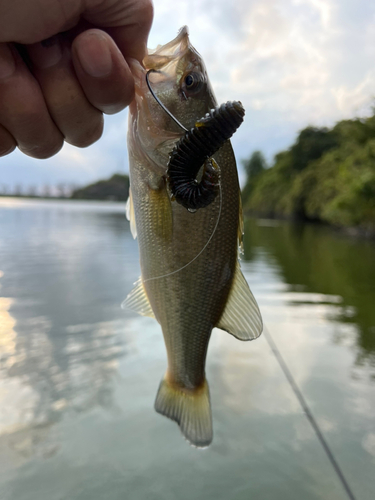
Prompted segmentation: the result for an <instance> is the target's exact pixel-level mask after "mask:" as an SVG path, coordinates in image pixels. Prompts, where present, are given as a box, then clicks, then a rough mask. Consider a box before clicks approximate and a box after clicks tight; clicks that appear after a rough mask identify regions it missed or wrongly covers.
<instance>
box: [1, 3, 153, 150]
mask: <svg viewBox="0 0 375 500" xmlns="http://www.w3.org/2000/svg"><path fill="white" fill-rule="evenodd" d="M152 16H153V8H152V3H151V0H85V1H83V0H28V1H25V0H0V156H5V155H7V154H9V153H10V152H12V151H13V150H14V149H15V148H16V147H18V148H19V149H20V150H21V151H22V152H23V153H25V154H26V155H29V156H32V157H34V158H49V157H50V156H53V155H54V154H56V153H57V152H58V151H59V150H60V149H61V147H62V145H63V143H64V141H66V142H68V143H70V144H73V145H74V146H78V147H86V146H89V145H90V144H92V143H93V142H95V141H96V140H98V139H99V138H100V136H101V134H102V131H103V116H102V113H107V114H112V113H117V112H118V111H121V110H122V109H124V108H125V107H126V106H127V105H128V104H130V102H131V100H132V99H133V94H134V80H133V77H132V74H131V72H130V69H129V66H128V64H127V62H126V59H130V58H135V59H137V60H139V61H141V60H142V59H143V57H144V55H145V53H146V46H147V45H146V44H147V36H148V33H149V30H150V27H151V23H152ZM21 54H22V56H21Z"/></svg>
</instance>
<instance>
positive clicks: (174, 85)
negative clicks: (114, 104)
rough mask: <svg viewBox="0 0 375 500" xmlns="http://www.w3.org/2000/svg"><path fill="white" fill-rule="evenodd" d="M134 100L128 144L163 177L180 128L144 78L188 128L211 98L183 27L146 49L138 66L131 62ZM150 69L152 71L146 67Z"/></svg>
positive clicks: (212, 103) (200, 62)
mask: <svg viewBox="0 0 375 500" xmlns="http://www.w3.org/2000/svg"><path fill="white" fill-rule="evenodd" d="M131 69H132V73H133V75H134V79H135V98H134V100H133V102H132V103H131V105H130V108H129V120H130V122H129V147H130V149H133V150H134V148H136V149H137V150H138V152H139V153H142V154H143V155H146V156H147V158H148V159H149V160H151V163H152V165H153V167H155V168H156V169H157V170H158V171H159V173H161V174H162V175H163V174H164V173H165V171H166V169H167V165H168V161H169V153H170V152H171V151H172V149H173V146H174V144H175V143H176V142H177V141H178V139H179V138H180V137H182V136H183V135H184V130H183V129H182V128H181V127H180V126H179V125H178V124H177V123H176V122H175V121H174V120H173V119H172V118H171V117H170V116H169V115H168V114H167V113H166V112H165V110H163V109H162V107H161V106H160V104H159V103H158V102H157V101H156V99H155V98H154V96H153V95H152V93H151V92H150V90H149V87H148V85H147V81H146V75H147V73H148V75H147V76H148V80H149V85H150V86H151V88H152V90H153V92H154V93H155V95H156V96H157V97H158V99H159V100H160V101H161V102H162V104H163V105H164V106H165V107H166V108H167V109H168V111H169V112H170V113H171V114H172V115H173V116H174V117H175V118H176V119H177V120H178V121H179V122H180V123H181V124H182V125H183V126H184V127H185V128H186V129H188V130H189V129H190V128H191V127H193V126H194V125H195V123H196V121H197V120H198V119H200V118H202V117H203V116H204V115H205V114H206V113H207V112H209V111H210V109H212V108H214V107H215V106H216V99H215V96H214V93H213V90H212V87H211V84H210V81H209V79H208V75H207V70H206V67H205V64H204V62H203V59H202V57H201V56H200V55H199V53H198V52H197V51H196V50H195V48H194V47H193V46H192V45H191V43H190V40H189V34H188V29H187V27H186V26H184V27H183V28H182V29H181V30H180V32H179V33H178V35H177V37H176V38H175V39H174V40H172V41H171V42H169V43H167V44H165V45H161V46H158V47H157V48H156V49H155V50H152V51H151V50H149V53H148V55H147V56H146V57H145V59H144V60H143V65H141V64H140V63H137V62H131ZM150 70H151V71H150Z"/></svg>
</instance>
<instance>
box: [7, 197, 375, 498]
mask: <svg viewBox="0 0 375 500" xmlns="http://www.w3.org/2000/svg"><path fill="white" fill-rule="evenodd" d="M244 243H245V251H244V255H243V257H242V261H241V266H242V269H243V272H244V275H245V277H246V279H247V280H248V282H249V284H250V287H251V289H252V291H253V293H254V295H255V297H256V299H257V301H258V303H259V307H260V310H261V312H262V315H263V319H264V323H265V325H266V328H267V330H266V334H265V335H262V336H261V337H260V338H259V339H257V340H256V341H254V342H250V343H242V342H240V341H238V340H236V339H234V338H233V337H232V336H231V335H228V334H227V333H225V332H223V331H220V330H214V331H213V335H212V339H211V342H210V346H209V351H208V359H207V378H208V381H209V384H210V390H211V401H212V411H213V424H214V441H213V444H212V445H211V446H210V447H209V448H208V449H205V450H197V449H194V448H193V447H191V446H189V444H188V443H186V441H185V440H184V439H183V438H182V437H181V434H180V432H179V429H178V427H177V425H176V424H175V423H174V422H171V421H169V420H168V419H166V418H164V417H162V416H160V415H158V414H157V413H155V411H154V410H153V404H154V399H155V396H156V392H157V389H158V386H159V382H160V380H161V378H162V376H163V374H164V371H165V368H166V353H165V348H164V343H163V338H162V334H161V330H160V327H159V325H158V324H157V323H156V321H155V320H153V319H151V318H145V317H141V316H137V315H135V314H134V313H132V312H131V311H125V310H122V309H121V307H120V304H121V302H122V300H123V299H124V298H125V297H126V295H127V293H128V292H129V291H130V290H131V289H132V286H133V283H134V282H135V281H136V280H137V278H138V277H139V274H140V269H139V259H138V248H137V242H136V241H134V240H133V238H132V236H131V234H130V231H129V224H128V222H127V221H126V219H125V216H124V205H123V204H113V203H95V202H80V201H74V202H73V201H53V200H50V201H36V200H23V199H15V198H14V199H12V198H2V199H1V198H0V498H1V499H2V500H63V499H64V500H65V499H69V500H89V499H90V500H96V499H103V500H120V499H131V500H143V499H144V500H146V499H147V500H159V499H160V500H169V499H170V500H176V499H178V500H185V499H186V500H188V499H189V500H190V499H192V498H193V499H196V500H211V499H212V500H214V499H215V500H217V499H220V500H221V499H222V500H224V499H225V500H227V499H230V500H249V499H250V498H251V499H253V498H254V499H258V498H259V499H265V500H284V499H285V500H301V499H304V500H310V499H311V500H313V499H316V500H318V499H320V500H321V499H330V500H336V499H337V500H339V499H340V500H342V499H346V498H356V499H358V500H372V499H373V498H374V490H375V488H374V472H375V420H374V414H375V411H374V410H375V244H374V243H372V242H369V241H363V240H357V239H351V238H349V237H346V236H343V235H342V234H340V233H337V232H335V231H333V230H332V229H330V228H327V227H322V226H315V225H292V224H290V223H286V222H277V221H270V220H248V221H247V222H246V233H245V239H244ZM280 356H281V360H280ZM283 363H284V364H283ZM283 368H284V369H283ZM285 369H286V370H287V371H286V372H285ZM288 376H289V377H290V376H291V377H292V381H291V380H290V379H288ZM293 383H295V384H296V387H295V386H293ZM296 390H297V394H296V392H295V391H296ZM298 391H300V394H301V395H302V397H303V401H304V402H305V403H306V405H307V410H306V408H303V406H301V401H300V400H299V399H298V394H299V393H298ZM310 417H312V418H313V422H315V423H316V425H317V427H318V432H320V433H321V434H320V435H321V436H322V437H323V440H324V444H325V446H326V447H327V449H325V448H324V446H323V445H322V442H321V441H319V439H318V437H317V432H316V429H314V427H313V426H312V424H311V421H310V420H309V418H310ZM330 454H331V459H330ZM332 457H333V460H334V463H335V464H336V466H337V467H338V470H337V469H335V466H334V465H333V464H332ZM340 474H341V475H342V477H341V478H340ZM345 485H347V487H348V488H349V490H350V491H349V492H348V491H347V490H345ZM350 495H352V497H351V496H350Z"/></svg>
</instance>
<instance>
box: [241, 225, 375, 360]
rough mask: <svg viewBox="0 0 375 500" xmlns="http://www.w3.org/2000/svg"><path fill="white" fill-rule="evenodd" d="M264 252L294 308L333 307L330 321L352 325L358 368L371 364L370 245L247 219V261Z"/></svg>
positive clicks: (374, 263) (373, 286) (374, 330)
mask: <svg viewBox="0 0 375 500" xmlns="http://www.w3.org/2000/svg"><path fill="white" fill-rule="evenodd" d="M272 222H274V221H272ZM262 252H264V253H265V254H266V256H267V260H268V261H274V263H275V265H276V267H277V272H278V273H279V275H280V278H281V280H282V281H283V282H285V283H287V284H288V285H289V287H288V293H290V301H291V302H293V303H294V305H300V306H303V305H304V304H311V302H317V303H321V304H326V303H327V302H329V303H333V304H335V306H333V307H331V308H330V309H329V310H328V314H329V317H330V319H331V320H333V321H338V322H340V323H343V324H348V325H351V326H353V327H354V328H355V330H356V332H357V334H356V336H355V346H356V348H357V357H356V363H357V364H359V365H360V364H361V363H364V362H369V363H371V364H374V363H375V307H374V304H375V244H374V243H373V242H369V241H363V240H356V239H352V238H349V237H345V236H341V235H339V234H336V233H335V232H334V231H332V229H329V228H326V227H322V226H316V225H307V224H304V225H295V224H289V223H286V222H285V223H284V222H283V223H276V224H275V223H272V224H265V223H264V221H261V222H260V224H259V221H258V222H257V221H255V220H252V219H249V220H247V221H246V230H245V259H247V260H250V261H251V260H253V259H254V258H255V256H259V253H262ZM301 292H302V294H301ZM308 310H309V308H306V312H307V311H308ZM333 340H334V341H335V342H345V341H346V340H347V338H346V335H345V329H340V330H339V331H338V332H337V335H335V337H334V338H333Z"/></svg>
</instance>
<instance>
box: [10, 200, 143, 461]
mask: <svg viewBox="0 0 375 500" xmlns="http://www.w3.org/2000/svg"><path fill="white" fill-rule="evenodd" d="M26 205H27V206H26V207H24V203H15V202H13V203H10V202H9V201H8V202H7V203H6V204H5V207H6V208H5V212H2V213H1V215H2V217H1V218H0V230H1V231H0V234H1V235H2V237H1V238H0V263H1V267H2V270H1V272H0V278H1V281H0V284H2V289H1V292H0V293H1V297H0V436H1V435H2V436H3V437H2V438H1V439H6V440H8V439H9V436H10V435H12V439H11V440H10V441H9V443H8V445H9V446H10V448H11V449H12V450H13V452H14V453H15V454H16V455H17V454H18V455H21V456H24V457H28V456H31V455H32V454H38V453H42V454H43V455H44V454H46V453H47V454H48V453H52V452H51V449H52V448H53V449H54V450H55V449H57V448H56V446H57V443H56V442H54V443H52V444H51V446H49V447H48V450H49V451H48V450H47V451H46V450H45V449H44V448H45V443H46V440H48V439H50V438H48V435H50V432H51V426H52V425H54V424H55V423H56V422H58V421H60V420H61V419H62V417H63V416H64V415H69V414H72V413H81V412H86V411H88V410H89V409H92V408H96V407H97V408H104V409H105V410H106V411H111V409H113V408H115V406H116V405H115V402H114V398H113V385H114V380H115V374H116V372H117V370H118V360H119V359H120V358H121V357H122V356H124V354H125V353H126V349H127V347H126V345H125V343H126V340H125V339H126V335H127V333H126V322H125V321H124V319H123V318H124V314H123V312H122V310H121V309H120V303H121V301H122V299H123V298H124V297H125V295H126V293H127V291H128V290H130V289H131V286H132V282H133V281H134V276H131V277H130V280H129V282H128V279H127V278H126V274H125V276H124V274H123V273H119V270H122V269H126V268H127V266H132V265H133V269H134V268H135V269H136V267H137V266H136V265H135V266H134V264H133V263H132V259H131V258H130V259H128V261H127V262H125V260H126V258H127V257H126V247H127V246H128V244H130V245H134V246H135V245H136V244H134V243H133V242H132V238H131V236H130V233H129V232H128V224H127V222H126V220H125V217H124V207H123V206H119V205H114V206H113V207H112V211H111V210H108V206H105V205H104V206H100V207H99V208H98V207H97V206H95V204H91V205H90V204H88V205H85V206H83V207H81V206H79V205H78V204H73V205H72V206H70V205H66V204H64V203H57V204H50V203H44V204H43V203H38V202H36V203H35V202H34V204H33V203H31V204H29V205H28V204H27V203H26ZM3 208H4V207H3ZM134 258H136V255H134ZM11 296H13V297H15V298H10V297H11ZM7 436H8V437H7ZM25 436H28V437H27V438H26V437H25ZM40 450H43V451H42V452H41V451H40Z"/></svg>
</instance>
